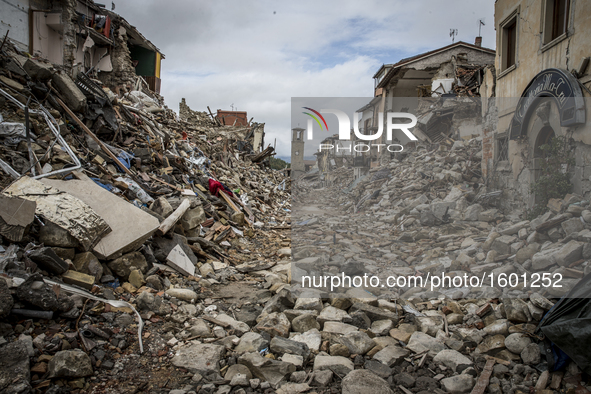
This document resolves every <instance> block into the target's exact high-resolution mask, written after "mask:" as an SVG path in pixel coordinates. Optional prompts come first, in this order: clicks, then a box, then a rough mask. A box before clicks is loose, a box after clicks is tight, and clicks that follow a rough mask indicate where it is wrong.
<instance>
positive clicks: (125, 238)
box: [41, 173, 160, 260]
mask: <svg viewBox="0 0 591 394" xmlns="http://www.w3.org/2000/svg"><path fill="white" fill-rule="evenodd" d="M76 176H77V177H79V178H82V179H74V180H70V181H60V180H56V179H41V182H42V183H44V184H46V185H49V186H53V187H55V188H57V189H59V190H62V191H64V192H67V193H69V194H71V195H73V196H74V197H77V198H79V199H80V200H82V201H83V202H85V203H86V204H88V205H89V206H90V207H91V208H92V209H93V210H94V211H95V212H96V213H97V214H98V215H99V216H100V217H101V218H103V220H104V221H105V222H107V224H108V225H109V227H111V229H112V230H113V231H111V232H110V233H109V234H107V235H106V236H105V237H103V238H102V239H101V240H100V241H99V242H98V243H97V244H96V245H95V246H94V248H93V252H95V254H96V255H97V257H98V258H99V259H107V260H110V259H114V258H117V257H119V256H121V255H122V254H124V253H127V252H131V251H132V250H134V249H136V248H138V247H139V246H140V245H141V244H143V243H144V242H145V241H146V240H147V239H148V238H150V236H152V234H153V233H154V232H155V231H156V229H157V228H158V226H159V225H160V223H159V222H158V219H156V218H155V217H153V216H152V215H150V214H148V213H146V212H144V211H142V210H141V209H139V208H138V207H136V206H134V205H132V204H130V203H128V202H127V201H125V200H123V199H122V198H120V197H117V196H116V195H114V194H113V193H111V192H109V191H107V190H105V189H103V188H102V187H100V186H98V185H97V184H96V183H94V182H93V181H92V179H90V178H88V177H87V176H86V175H83V174H81V173H76Z"/></svg>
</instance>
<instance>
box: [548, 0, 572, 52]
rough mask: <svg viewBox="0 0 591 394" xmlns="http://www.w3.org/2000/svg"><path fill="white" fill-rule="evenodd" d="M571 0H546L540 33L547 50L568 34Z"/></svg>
mask: <svg viewBox="0 0 591 394" xmlns="http://www.w3.org/2000/svg"><path fill="white" fill-rule="evenodd" d="M570 3H571V1H570V0H544V2H543V5H542V7H543V8H542V21H541V24H540V26H541V29H540V35H541V37H542V50H546V49H548V48H550V47H552V46H554V44H556V43H558V42H560V41H562V40H563V39H565V38H566V37H567V36H568V29H569V26H570V14H571V4H570Z"/></svg>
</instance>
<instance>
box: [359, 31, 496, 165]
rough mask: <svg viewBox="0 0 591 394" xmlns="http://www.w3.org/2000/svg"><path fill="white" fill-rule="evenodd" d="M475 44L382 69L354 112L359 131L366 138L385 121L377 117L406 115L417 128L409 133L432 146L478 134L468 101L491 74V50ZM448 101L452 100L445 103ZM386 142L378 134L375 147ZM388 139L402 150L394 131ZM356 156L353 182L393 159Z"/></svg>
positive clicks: (476, 111)
mask: <svg viewBox="0 0 591 394" xmlns="http://www.w3.org/2000/svg"><path fill="white" fill-rule="evenodd" d="M478 39H480V40H478ZM478 39H477V40H476V44H474V45H473V44H468V43H465V42H461V41H460V42H457V43H454V44H451V45H448V46H445V47H442V48H439V49H435V50H432V51H428V52H425V53H422V54H419V55H416V56H413V57H410V58H406V59H402V60H400V61H399V62H397V63H395V64H384V65H382V66H381V67H380V69H379V70H378V71H377V72H376V73H375V75H374V77H373V78H374V91H375V98H374V99H373V100H371V101H370V102H369V103H368V104H367V105H365V106H364V107H362V108H360V109H358V112H360V113H361V114H362V115H361V118H360V120H359V125H358V127H359V130H360V132H361V133H362V134H365V135H371V134H375V133H376V131H377V130H378V128H379V127H380V126H381V127H382V128H383V127H385V125H386V118H384V119H382V120H380V119H379V114H380V113H383V114H387V113H388V112H411V113H414V114H417V117H418V128H416V129H414V130H413V133H414V135H415V136H416V137H418V138H419V139H420V140H422V141H427V142H429V143H438V142H440V141H442V140H445V139H449V138H471V137H475V136H478V135H480V134H481V129H480V124H481V122H480V112H481V107H480V105H479V102H478V101H477V100H476V101H475V100H470V98H473V97H479V96H480V88H481V85H482V83H483V81H484V76H485V75H486V74H494V59H495V51H494V50H492V49H488V48H483V47H482V46H481V44H480V43H481V37H478ZM460 97H462V98H465V99H463V100H461V99H459V98H460ZM409 98H416V100H409ZM449 98H453V100H447V99H449ZM433 106H436V107H437V110H434V109H433ZM380 122H382V123H381V124H380ZM386 137H387V135H386V134H383V135H382V136H381V137H380V138H379V139H378V140H377V141H376V143H382V144H387V143H388V141H386ZM394 138H395V139H396V141H397V142H398V143H401V144H403V145H404V144H406V143H407V142H409V139H408V137H407V136H405V135H404V134H402V133H400V132H398V133H396V134H395V137H394ZM358 140H359V139H358ZM356 156H358V158H356V159H355V160H356V165H355V167H356V168H357V169H356V177H359V176H361V175H364V174H366V173H367V170H368V169H369V168H371V167H372V166H375V165H377V163H378V162H379V161H380V160H382V162H384V160H389V159H390V158H392V157H394V156H395V153H392V152H388V151H385V152H384V151H382V152H378V151H377V150H372V151H369V152H362V153H358V154H356Z"/></svg>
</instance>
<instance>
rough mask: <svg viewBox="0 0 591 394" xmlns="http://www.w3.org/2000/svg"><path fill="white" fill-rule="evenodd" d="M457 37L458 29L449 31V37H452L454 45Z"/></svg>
mask: <svg viewBox="0 0 591 394" xmlns="http://www.w3.org/2000/svg"><path fill="white" fill-rule="evenodd" d="M457 35H458V29H449V36H450V37H451V42H452V44H453V43H454V42H455V40H456V36H457Z"/></svg>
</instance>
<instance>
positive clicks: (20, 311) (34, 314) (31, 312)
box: [10, 309, 53, 320]
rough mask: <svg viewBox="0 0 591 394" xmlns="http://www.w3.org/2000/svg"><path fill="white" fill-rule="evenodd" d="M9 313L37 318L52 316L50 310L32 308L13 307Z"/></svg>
mask: <svg viewBox="0 0 591 394" xmlns="http://www.w3.org/2000/svg"><path fill="white" fill-rule="evenodd" d="M10 313H12V314H14V315H21V316H25V317H34V318H39V319H46V320H51V319H52V318H53V312H52V311H36V310H33V309H13V310H12V311H10Z"/></svg>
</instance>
